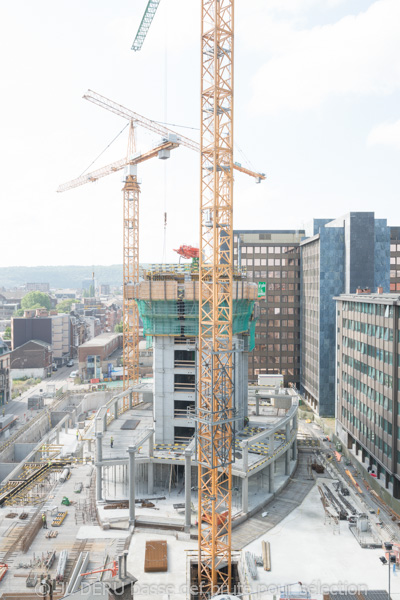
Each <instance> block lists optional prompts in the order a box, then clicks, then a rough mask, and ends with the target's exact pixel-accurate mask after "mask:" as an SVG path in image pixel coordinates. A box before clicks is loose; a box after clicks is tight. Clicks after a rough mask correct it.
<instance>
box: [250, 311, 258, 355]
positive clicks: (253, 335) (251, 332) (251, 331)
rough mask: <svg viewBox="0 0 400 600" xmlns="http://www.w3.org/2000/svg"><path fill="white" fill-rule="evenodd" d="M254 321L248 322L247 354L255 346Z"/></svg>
mask: <svg viewBox="0 0 400 600" xmlns="http://www.w3.org/2000/svg"><path fill="white" fill-rule="evenodd" d="M256 324H257V321H256V319H253V320H252V321H250V329H249V331H250V338H249V352H251V351H252V350H254V346H255V345H256Z"/></svg>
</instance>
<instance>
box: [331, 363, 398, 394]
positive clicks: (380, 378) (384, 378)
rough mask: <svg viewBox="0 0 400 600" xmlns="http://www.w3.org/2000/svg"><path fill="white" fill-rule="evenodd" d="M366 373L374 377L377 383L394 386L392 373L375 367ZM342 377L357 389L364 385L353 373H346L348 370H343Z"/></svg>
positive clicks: (390, 387) (388, 386)
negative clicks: (388, 373)
mask: <svg viewBox="0 0 400 600" xmlns="http://www.w3.org/2000/svg"><path fill="white" fill-rule="evenodd" d="M361 364H364V363H361ZM361 372H363V371H361ZM365 374H367V375H368V376H369V377H371V379H373V380H374V381H376V382H377V383H380V384H381V385H384V386H385V387H387V388H389V389H392V388H393V377H392V376H391V375H387V374H386V373H382V371H378V369H373V371H370V372H368V373H364V375H365ZM342 379H343V381H344V382H345V383H348V384H349V385H351V386H352V387H354V388H355V389H356V390H358V389H360V387H359V386H360V385H362V384H361V381H359V380H358V379H356V378H355V377H353V375H349V374H348V373H346V371H342ZM364 385H365V384H364ZM357 386H358V387H357Z"/></svg>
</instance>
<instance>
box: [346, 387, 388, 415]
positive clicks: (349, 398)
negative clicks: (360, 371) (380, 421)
mask: <svg viewBox="0 0 400 600" xmlns="http://www.w3.org/2000/svg"><path fill="white" fill-rule="evenodd" d="M364 386H365V384H363V389H362V390H361V391H362V393H363V394H364V395H365V396H366V397H367V398H369V399H370V400H373V401H374V402H375V403H376V404H378V405H379V406H383V408H384V409H385V410H388V411H389V412H392V409H393V403H392V399H391V398H388V397H387V396H384V395H383V394H381V393H380V392H377V391H376V390H374V389H372V388H371V387H369V386H365V387H367V389H365V387H364ZM342 398H343V400H345V401H346V402H348V403H349V404H350V405H351V406H354V408H356V409H357V410H360V403H361V400H360V399H359V398H356V397H355V396H353V394H351V393H350V392H348V391H347V390H343V391H342Z"/></svg>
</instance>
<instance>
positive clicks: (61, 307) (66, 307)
mask: <svg viewBox="0 0 400 600" xmlns="http://www.w3.org/2000/svg"><path fill="white" fill-rule="evenodd" d="M75 302H76V300H75V298H67V299H66V300H61V302H59V303H58V304H57V306H56V309H57V312H59V313H69V312H71V306H72V305H73V304H75Z"/></svg>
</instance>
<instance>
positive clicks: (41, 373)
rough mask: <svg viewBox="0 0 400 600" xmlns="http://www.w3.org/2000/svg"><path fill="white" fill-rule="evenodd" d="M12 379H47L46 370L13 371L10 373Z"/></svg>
mask: <svg viewBox="0 0 400 600" xmlns="http://www.w3.org/2000/svg"><path fill="white" fill-rule="evenodd" d="M10 377H11V379H21V378H22V377H33V378H35V379H37V378H38V377H39V378H40V379H45V378H46V369H33V368H32V369H11V371H10Z"/></svg>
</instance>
